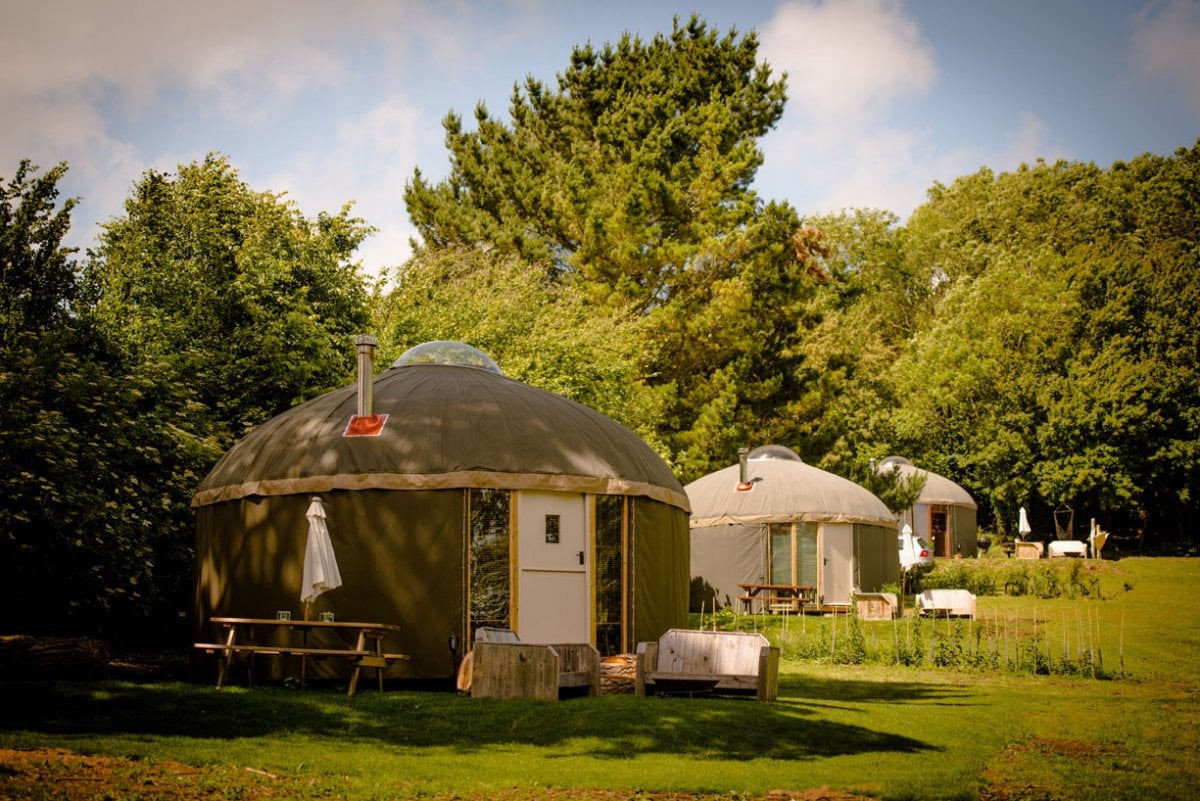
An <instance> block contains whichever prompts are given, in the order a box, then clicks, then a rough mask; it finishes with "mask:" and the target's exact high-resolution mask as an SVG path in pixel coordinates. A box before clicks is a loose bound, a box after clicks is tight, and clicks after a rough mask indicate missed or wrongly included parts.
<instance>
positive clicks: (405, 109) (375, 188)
mask: <svg viewBox="0 0 1200 801" xmlns="http://www.w3.org/2000/svg"><path fill="white" fill-rule="evenodd" d="M422 124H423V121H422V116H421V112H420V111H419V110H418V109H416V108H414V107H412V106H410V105H409V104H408V103H407V102H406V101H405V99H404V98H403V97H400V96H393V97H391V98H388V99H387V100H385V101H384V102H383V103H381V104H379V105H377V106H376V107H374V108H372V109H370V110H368V111H367V112H365V113H364V114H362V115H360V116H358V117H356V118H353V119H349V120H344V121H343V122H341V123H339V124H338V126H337V134H336V141H335V143H334V145H333V146H332V147H330V148H328V149H327V150H326V151H324V152H323V153H307V154H302V155H299V156H297V157H296V158H295V159H293V160H292V162H291V164H290V165H289V166H288V167H287V168H286V169H285V170H283V171H280V172H278V173H276V174H275V175H273V176H270V178H269V179H268V183H269V184H270V186H272V187H273V188H275V189H277V190H279V191H286V192H287V193H288V196H289V197H291V198H292V199H293V200H295V201H296V202H297V204H298V205H299V206H300V208H301V209H302V210H303V211H304V212H305V213H306V214H308V215H314V214H316V213H317V212H318V211H328V212H331V213H336V212H337V211H338V210H339V209H340V208H341V205H342V204H343V203H345V202H347V201H351V200H352V201H353V202H354V207H353V210H352V213H353V214H354V215H355V216H357V217H361V218H363V219H364V220H366V221H367V222H368V223H369V224H370V225H372V226H374V227H375V228H377V229H379V231H378V233H376V234H375V235H374V236H372V237H371V238H370V239H369V240H367V242H366V243H364V244H363V245H362V247H361V248H360V249H359V251H358V256H359V257H360V258H361V260H362V262H363V266H364V269H365V271H366V272H367V274H369V275H378V274H380V272H381V271H382V269H383V268H385V267H394V266H396V265H399V264H401V263H402V262H403V261H404V260H405V259H407V258H408V256H409V255H410V254H411V248H410V246H409V242H408V239H409V237H411V236H415V234H416V230H415V229H414V228H413V226H412V223H411V222H410V221H409V220H408V212H407V209H406V208H405V206H404V183H405V181H406V180H408V178H409V176H411V175H412V171H413V168H414V167H415V166H416V165H417V157H418V153H419V150H418V144H419V142H418V140H419V131H420V130H421V127H422Z"/></svg>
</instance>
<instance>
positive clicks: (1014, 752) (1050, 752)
mask: <svg viewBox="0 0 1200 801" xmlns="http://www.w3.org/2000/svg"><path fill="white" fill-rule="evenodd" d="M1128 756H1129V749H1127V748H1125V747H1123V746H1121V745H1119V744H1115V743H1103V742H1095V741H1084V740H1065V739H1059V738H1054V737H1035V738H1032V739H1029V740H1026V741H1024V742H1020V743H1013V744H1012V745H1010V746H1008V748H1006V749H1005V750H1004V752H1003V753H1002V754H1000V755H999V756H998V757H997V758H996V759H995V760H993V761H992V763H991V764H990V765H989V766H988V767H987V768H986V769H985V770H984V772H983V778H984V780H985V782H986V786H985V787H984V789H983V790H982V791H981V792H980V793H979V798H980V801H1056V800H1057V799H1059V798H1062V797H1064V794H1067V795H1069V794H1070V793H1069V792H1068V790H1067V789H1065V788H1064V784H1065V781H1064V778H1063V777H1068V776H1073V777H1088V776H1092V777H1095V776H1098V775H1101V774H1102V773H1103V772H1104V770H1105V769H1108V768H1112V767H1113V766H1114V765H1119V764H1121V763H1122V762H1123V761H1125V760H1126V759H1127V757H1128ZM1064 765H1065V766H1066V767H1061V766H1064ZM1031 766H1036V768H1041V769H1051V770H1053V769H1054V768H1056V767H1058V769H1057V770H1055V771H1054V779H1055V782H1054V784H1051V783H1049V782H1042V783H1038V782H1037V781H1030V779H1033V778H1035V777H1041V778H1044V777H1045V774H1044V773H1042V772H1041V771H1039V770H1037V769H1036V768H1035V769H1033V770H1031Z"/></svg>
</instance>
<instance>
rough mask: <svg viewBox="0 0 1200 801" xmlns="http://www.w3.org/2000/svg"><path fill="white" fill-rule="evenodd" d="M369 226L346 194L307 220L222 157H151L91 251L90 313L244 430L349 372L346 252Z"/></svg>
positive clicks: (353, 302)
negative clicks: (153, 164) (154, 162)
mask: <svg viewBox="0 0 1200 801" xmlns="http://www.w3.org/2000/svg"><path fill="white" fill-rule="evenodd" d="M370 230H371V229H370V228H369V227H367V226H366V225H365V224H364V223H363V222H362V221H361V220H359V219H357V218H355V217H352V216H350V212H349V207H348V206H347V207H344V208H343V209H342V210H341V211H340V212H339V213H338V214H337V215H329V214H325V213H322V214H319V215H318V216H317V218H316V219H315V220H312V219H308V218H306V217H304V216H303V215H302V214H301V213H300V211H299V210H298V209H297V208H296V207H295V205H294V204H292V203H290V202H286V201H285V200H284V199H283V198H281V197H279V196H277V195H274V194H271V193H270V192H259V191H255V190H253V189H251V188H250V187H249V186H247V185H246V184H245V183H244V182H243V181H242V180H241V179H240V178H239V177H238V174H237V171H236V170H234V169H233V167H232V166H231V165H230V164H229V162H228V161H227V160H226V159H225V158H224V157H220V156H215V155H210V156H208V157H207V158H206V159H205V160H204V161H203V162H201V163H192V164H188V165H182V166H180V167H179V170H178V173H177V174H176V175H168V174H164V173H161V172H157V171H154V170H151V171H149V172H147V173H146V174H145V175H143V176H142V178H141V180H140V181H139V182H138V183H137V184H136V185H135V187H134V188H133V191H132V193H131V196H130V197H129V199H128V200H127V201H126V204H125V215H124V216H123V217H121V218H118V219H115V220H112V221H110V222H109V223H108V224H107V225H106V226H105V228H104V231H103V234H102V236H101V239H100V245H99V247H98V248H97V249H96V251H95V252H94V253H93V254H92V259H91V261H90V263H89V265H88V275H89V279H90V282H91V285H92V288H91V291H92V292H93V293H94V294H95V296H96V297H97V307H96V313H97V318H98V320H99V321H100V325H101V326H102V328H103V330H104V331H105V334H106V336H108V337H109V338H110V339H111V340H112V341H114V342H116V343H118V344H119V346H120V347H121V348H122V350H123V351H124V352H125V353H126V354H127V355H128V356H129V357H130V358H131V359H134V360H136V361H142V362H149V361H161V362H164V363H166V364H167V365H168V369H169V370H170V371H171V372H172V373H173V374H175V375H176V376H177V377H178V379H179V380H181V381H183V382H184V383H185V384H186V385H187V386H189V387H190V388H192V389H193V390H194V391H195V393H196V396H197V398H198V399H199V401H200V402H201V403H203V404H204V405H205V406H206V407H208V408H209V409H210V410H211V412H212V414H213V416H214V419H215V420H217V421H220V422H221V423H222V424H224V425H225V426H226V427H227V429H228V431H229V433H230V434H231V435H233V436H239V435H240V434H241V433H243V432H244V431H245V430H247V429H248V428H250V427H251V426H254V425H256V424H258V423H261V422H263V421H264V420H267V419H269V418H270V417H272V416H273V415H275V414H278V413H279V412H281V411H283V410H285V409H287V408H289V407H290V406H292V405H294V404H295V403H297V402H299V401H301V400H305V399H307V398H309V397H312V396H313V395H314V394H317V393H318V392H320V391H323V390H326V389H330V388H332V387H333V386H335V385H337V384H338V383H339V382H341V381H343V380H345V379H346V378H347V377H348V376H350V375H351V374H352V370H353V364H354V351H353V349H352V348H349V347H347V343H348V342H351V341H352V338H353V335H354V334H355V333H361V332H362V330H363V329H364V327H365V326H366V323H367V289H366V283H365V280H364V279H363V277H362V276H361V275H360V274H359V272H358V267H357V265H356V264H355V263H354V262H352V261H351V256H352V254H353V252H354V250H355V248H357V246H358V245H359V244H360V243H361V242H362V241H363V239H364V238H365V237H366V236H367V235H368V234H369V233H370ZM226 442H228V440H226Z"/></svg>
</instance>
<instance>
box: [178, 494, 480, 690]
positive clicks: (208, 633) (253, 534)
mask: <svg viewBox="0 0 1200 801" xmlns="http://www.w3.org/2000/svg"><path fill="white" fill-rule="evenodd" d="M321 499H322V502H323V503H324V504H325V509H326V513H327V515H328V518H327V523H328V526H329V531H330V539H331V540H332V541H333V547H334V551H335V553H336V555H337V560H338V567H339V569H340V571H341V575H342V586H341V587H338V588H337V589H335V590H332V591H330V592H326V593H324V594H323V595H321V596H319V597H318V598H317V599H316V601H314V602H313V604H312V608H311V610H310V614H311V616H312V618H314V619H315V618H316V617H317V616H318V615H319V613H321V612H333V613H334V614H335V616H336V617H337V619H339V620H366V621H382V622H388V623H394V624H396V625H399V626H400V627H401V631H400V632H399V633H398V634H397V635H395V637H396V641H395V642H392V641H388V642H387V643H385V647H387V648H389V649H392V650H395V651H399V652H401V653H407V654H411V655H412V661H411V662H408V663H405V665H404V666H403V668H396V667H393V668H392V673H393V674H395V673H396V672H397V671H398V670H401V669H402V670H403V673H404V675H407V676H414V677H433V676H447V675H451V674H452V672H453V667H452V662H451V652H450V650H449V647H448V645H447V641H448V638H449V636H450V635H452V634H453V635H458V636H460V637H461V636H462V622H463V617H464V613H463V599H464V595H465V593H464V591H463V564H464V561H463V541H464V538H463V534H462V526H463V492H462V491H461V490H443V491H432V492H420V491H414V492H389V491H384V490H368V491H360V492H344V491H343V492H338V491H335V492H329V493H323V494H322V496H321ZM308 503H309V497H308V496H307V495H281V496H273V497H268V498H262V497H257V498H248V499H243V500H238V501H228V502H225V503H220V504H214V505H211V506H205V507H201V508H199V509H197V510H196V512H197V531H198V534H197V539H196V565H197V576H196V603H195V610H196V618H195V621H194V623H193V629H194V632H195V634H196V641H197V642H216V641H219V636H220V630H219V628H217V629H216V630H214V629H213V626H212V624H210V623H207V622H206V621H207V620H208V618H209V617H210V616H211V615H213V614H225V615H234V616H238V617H265V618H273V617H275V614H276V612H277V611H280V610H287V611H290V612H291V614H292V616H293V617H294V618H301V617H302V616H303V615H304V608H303V604H301V602H300V599H299V595H298V592H297V591H298V589H299V587H300V583H301V580H300V579H301V571H302V569H303V564H304V549H305V541H306V536H307V525H308V521H307V520H306V519H305V511H306V509H307V508H308ZM312 636H314V637H315V636H318V635H317V634H316V633H314V634H313V635H312ZM317 647H319V646H317ZM258 662H259V663H261V666H262V667H263V668H264V669H270V670H272V671H273V672H274V674H275V677H278V675H279V674H280V673H281V672H282V671H284V670H285V669H286V668H287V667H288V666H285V665H282V664H281V663H280V660H258ZM341 662H342V661H341V660H326V661H315V660H314V661H312V662H311V663H310V664H309V666H308V670H309V673H310V675H315V676H336V675H341V674H342V673H344V672H345V665H344V664H342V663H341Z"/></svg>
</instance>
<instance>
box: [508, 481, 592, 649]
mask: <svg viewBox="0 0 1200 801" xmlns="http://www.w3.org/2000/svg"><path fill="white" fill-rule="evenodd" d="M586 512H587V504H586V501H585V498H584V496H583V495H580V494H573V493H559V492H519V493H517V563H518V571H519V575H518V578H517V595H518V599H517V618H518V620H517V631H518V633H519V634H520V637H521V640H522V641H523V642H532V643H537V642H544V643H554V642H590V641H591V637H590V636H589V626H588V624H589V619H588V608H589V603H588V581H587V575H588V573H587V571H588V564H587V562H588V547H587V541H588V537H587V532H588V527H587V514H586Z"/></svg>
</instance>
